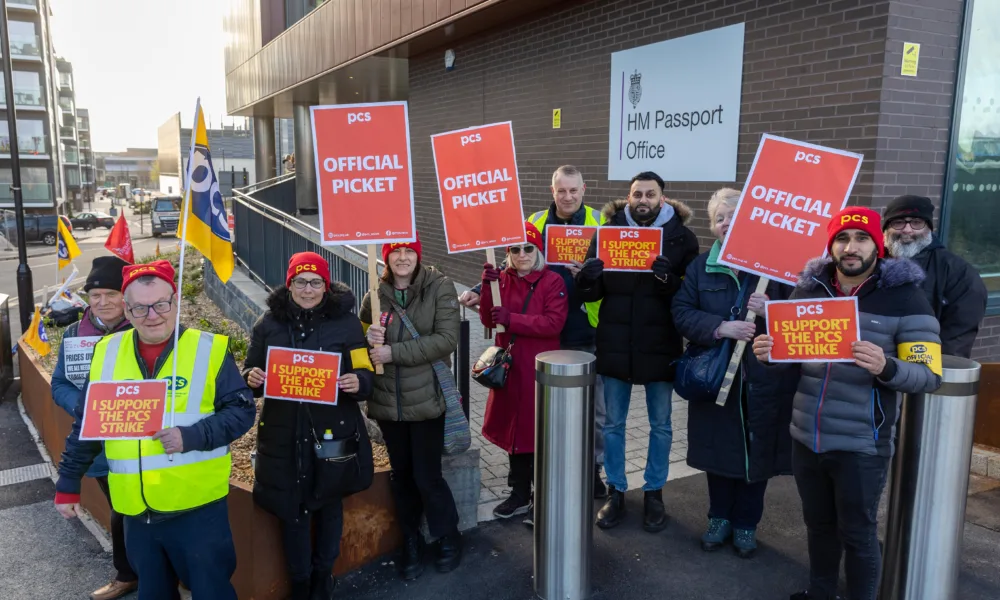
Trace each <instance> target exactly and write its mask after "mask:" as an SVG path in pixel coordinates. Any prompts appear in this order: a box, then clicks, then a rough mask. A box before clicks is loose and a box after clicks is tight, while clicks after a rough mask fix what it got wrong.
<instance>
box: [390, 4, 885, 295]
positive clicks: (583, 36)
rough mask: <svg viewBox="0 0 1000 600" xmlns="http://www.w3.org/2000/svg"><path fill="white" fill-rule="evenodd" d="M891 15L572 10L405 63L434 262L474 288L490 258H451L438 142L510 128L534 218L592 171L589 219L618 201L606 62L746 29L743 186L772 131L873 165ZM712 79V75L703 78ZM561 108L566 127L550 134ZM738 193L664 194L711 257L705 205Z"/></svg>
mask: <svg viewBox="0 0 1000 600" xmlns="http://www.w3.org/2000/svg"><path fill="white" fill-rule="evenodd" d="M888 18H889V2H888V0H886V1H881V2H869V1H867V0H866V1H864V2H862V1H861V0H844V1H841V2H828V1H824V0H812V1H796V2H791V1H766V0H748V1H745V2H732V1H725V2H724V1H722V0H716V1H710V2H701V1H695V0H685V1H676V0H675V1H672V2H653V1H651V0H646V1H640V0H616V1H610V2H609V1H597V0H594V1H589V2H579V3H567V4H564V5H562V6H560V7H557V8H556V9H553V10H550V11H546V12H542V13H538V14H536V15H533V16H532V17H530V18H528V19H525V20H523V21H520V22H515V23H511V24H509V25H507V26H505V27H503V28H498V29H496V30H493V31H490V32H487V33H485V34H481V35H479V36H477V37H475V38H473V39H467V40H464V41H462V42H460V43H457V44H455V45H453V46H451V47H452V48H453V49H454V50H455V52H456V55H457V60H456V68H455V70H454V71H452V72H446V71H445V70H444V68H443V63H442V60H441V57H442V55H443V49H437V50H434V51H431V52H428V53H427V54H426V55H423V56H418V57H416V58H412V59H411V60H410V99H409V101H410V120H411V140H412V147H413V166H414V170H415V172H416V179H415V182H414V192H415V196H416V203H417V206H418V226H419V227H420V229H421V233H422V236H423V239H424V240H425V248H426V250H425V253H426V255H427V260H428V261H429V262H430V263H432V264H437V265H440V266H443V267H444V268H445V270H446V271H447V272H448V273H450V274H452V275H453V276H454V277H456V278H457V279H459V280H462V281H472V280H474V279H476V278H477V277H478V272H479V269H480V266H481V264H482V262H483V259H484V256H483V255H482V253H478V252H473V253H470V254H461V255H456V256H453V257H448V256H447V255H446V253H445V251H444V249H445V244H444V240H443V234H442V231H441V220H440V214H441V211H440V208H439V204H438V203H439V200H438V193H437V188H436V185H435V181H434V166H433V161H432V156H431V149H430V140H429V136H430V135H431V134H432V133H437V132H440V131H445V130H448V129H458V128H461V127H468V126H471V125H479V124H483V123H490V122H495V121H505V120H511V121H513V123H514V139H515V143H516V145H517V153H518V170H519V173H520V176H521V188H522V193H523V195H524V199H525V205H526V210H528V211H534V210H538V209H541V208H545V207H547V206H548V203H549V202H550V201H551V196H550V195H549V192H548V186H549V183H550V178H551V174H552V170H553V169H554V168H555V167H556V166H558V165H559V164H562V163H572V164H575V165H577V166H578V167H580V168H581V169H582V170H583V173H584V176H585V179H586V183H587V195H586V201H587V202H588V203H589V204H591V205H593V206H600V205H603V204H604V203H605V202H606V201H608V200H609V199H612V198H616V197H622V196H624V195H625V193H626V192H627V187H626V185H625V183H624V182H609V181H607V179H606V177H607V147H608V114H609V110H610V107H609V94H610V92H609V90H610V72H611V52H615V51H618V50H624V49H628V48H633V47H636V46H640V45H644V44H649V43H653V42H659V41H663V40H666V39H671V38H675V37H679V36H683V35H688V34H692V33H697V32H701V31H706V30H709V29H715V28H717V27H722V26H725V25H731V24H733V23H738V22H741V21H745V22H746V37H745V48H744V70H743V102H742V115H741V123H740V141H739V158H738V168H737V179H739V180H743V179H745V178H746V174H747V171H748V170H749V168H750V163H751V161H752V159H753V155H754V152H755V150H756V148H757V144H758V143H759V140H760V135H761V134H762V133H765V132H771V133H776V134H779V135H787V136H789V137H794V138H797V139H802V140H806V141H810V142H815V143H818V144H829V145H833V146H838V147H842V148H846V149H849V150H852V151H856V152H861V153H864V154H865V155H866V157H874V155H875V147H876V136H877V133H878V126H879V125H878V121H879V100H880V95H881V87H880V86H881V78H882V74H883V59H884V56H885V40H886V30H887V22H888ZM706 76H711V75H710V74H706ZM553 108H561V109H562V128H561V129H558V130H553V129H552V128H551V118H552V117H551V114H552V109H553ZM873 175H874V161H873V160H867V161H865V164H864V166H863V167H862V172H861V175H860V179H859V182H858V185H857V187H856V188H855V195H856V196H857V198H855V201H856V202H861V203H865V204H867V203H869V202H870V197H871V195H872V184H873ZM727 183H728V184H730V185H732V184H733V182H713V183H693V184H668V189H667V193H668V195H670V196H672V197H677V198H679V199H682V200H684V201H685V202H688V203H689V204H691V205H692V207H693V208H694V209H695V216H694V219H693V221H692V223H693V225H694V228H695V231H696V233H697V234H698V235H699V237H700V239H701V241H702V244H703V245H705V246H706V247H707V245H709V244H710V243H711V241H712V238H711V237H710V234H709V232H708V228H707V215H706V213H705V206H706V202H707V200H708V197H709V196H710V194H711V192H712V191H713V190H715V189H716V188H718V187H720V186H722V185H725V184H727Z"/></svg>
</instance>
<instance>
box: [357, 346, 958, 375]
mask: <svg viewBox="0 0 1000 600" xmlns="http://www.w3.org/2000/svg"><path fill="white" fill-rule="evenodd" d="M938 354H940V352H939V353H938ZM938 362H940V358H939V359H938ZM351 366H352V367H353V368H355V369H368V370H369V371H374V370H375V367H373V366H372V362H371V360H370V359H369V358H368V348H355V349H354V350H351Z"/></svg>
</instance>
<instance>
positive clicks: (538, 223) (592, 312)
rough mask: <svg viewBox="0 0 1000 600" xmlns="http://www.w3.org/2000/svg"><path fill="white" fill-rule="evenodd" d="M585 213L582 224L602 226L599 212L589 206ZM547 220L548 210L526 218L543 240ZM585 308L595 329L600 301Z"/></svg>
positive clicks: (590, 303) (602, 221)
mask: <svg viewBox="0 0 1000 600" xmlns="http://www.w3.org/2000/svg"><path fill="white" fill-rule="evenodd" d="M584 208H585V209H587V212H586V213H585V214H584V218H583V224H584V225H585V226H587V227H597V226H600V225H603V224H604V217H603V216H602V215H601V211H599V210H594V209H593V208H590V207H589V206H584ZM548 218H549V211H548V210H540V211H538V212H536V213H535V214H533V215H531V216H530V217H528V222H530V223H531V224H532V225H534V226H535V228H536V229H538V231H539V233H541V234H542V239H545V222H546V221H547V220H548ZM583 305H584V306H585V307H586V308H587V320H588V321H590V326H591V327H593V328H594V329H597V323H598V318H597V315H598V314H599V313H600V311H601V301H600V300H598V301H597V302H584V304H583Z"/></svg>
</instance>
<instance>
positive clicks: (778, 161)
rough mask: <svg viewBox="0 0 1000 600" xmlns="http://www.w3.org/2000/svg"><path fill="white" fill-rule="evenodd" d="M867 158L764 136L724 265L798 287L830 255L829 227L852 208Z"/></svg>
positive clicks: (735, 216) (728, 240)
mask: <svg viewBox="0 0 1000 600" xmlns="http://www.w3.org/2000/svg"><path fill="white" fill-rule="evenodd" d="M862 158H863V157H862V156H861V155H860V154H855V153H853V152H845V151H843V150H837V149H835V148H825V147H823V146H816V145H814V144H808V143H805V142H796V141H794V140H789V139H785V138H781V137H777V136H773V135H770V134H764V137H763V138H762V139H761V140H760V145H759V146H758V147H757V155H756V156H755V157H754V160H753V165H752V166H751V167H750V174H749V175H748V176H747V182H746V185H744V186H743V192H742V193H741V194H740V201H739V204H738V205H737V206H736V212H735V213H734V214H733V222H732V224H731V225H730V226H729V234H728V235H726V239H725V241H724V242H722V249H721V250H720V252H719V262H720V263H722V264H724V265H728V266H730V267H733V268H735V269H739V270H741V271H747V272H750V273H756V274H757V275H761V276H763V277H767V278H769V279H773V280H775V281H781V282H783V283H787V284H789V285H795V283H796V281H797V277H798V273H799V272H800V271H801V270H802V267H803V265H805V264H806V261H808V260H809V259H811V258H816V257H817V256H822V255H825V254H826V241H827V239H826V226H827V224H828V223H829V222H830V219H831V218H832V217H833V215H834V214H835V213H837V212H839V211H840V210H842V209H843V208H844V207H845V206H847V199H848V198H849V197H850V195H851V189H852V188H853V187H854V182H855V180H856V179H857V177H858V171H859V170H860V169H861V161H862ZM764 240H766V243H763V242H764Z"/></svg>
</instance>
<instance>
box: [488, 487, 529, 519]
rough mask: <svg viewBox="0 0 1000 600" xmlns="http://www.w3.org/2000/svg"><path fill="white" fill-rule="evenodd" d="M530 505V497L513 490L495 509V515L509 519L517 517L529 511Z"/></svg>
mask: <svg viewBox="0 0 1000 600" xmlns="http://www.w3.org/2000/svg"><path fill="white" fill-rule="evenodd" d="M529 506H531V499H530V498H527V497H525V496H522V495H520V494H518V493H517V492H515V491H512V492H511V493H510V496H508V497H507V499H506V500H504V501H503V502H501V503H500V504H498V505H497V507H496V508H494V509H493V516H494V517H496V518H498V519H509V518H511V517H516V516H517V515H523V514H525V513H526V512H528V507H529Z"/></svg>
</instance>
